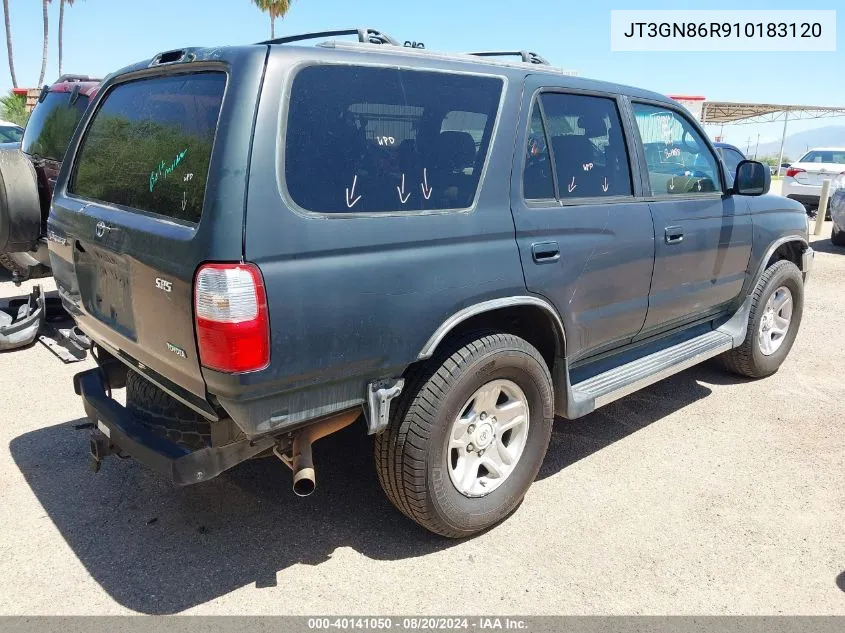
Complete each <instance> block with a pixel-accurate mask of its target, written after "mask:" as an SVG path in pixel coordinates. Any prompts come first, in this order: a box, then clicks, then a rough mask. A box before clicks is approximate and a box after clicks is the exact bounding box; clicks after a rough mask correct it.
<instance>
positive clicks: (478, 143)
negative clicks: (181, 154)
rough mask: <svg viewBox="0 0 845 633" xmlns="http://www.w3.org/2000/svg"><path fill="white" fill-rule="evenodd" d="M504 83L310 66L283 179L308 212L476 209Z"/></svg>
mask: <svg viewBox="0 0 845 633" xmlns="http://www.w3.org/2000/svg"><path fill="white" fill-rule="evenodd" d="M502 84H503V82H502V80H501V79H497V78H493V77H478V76H470V75H456V74H448V73H438V72H426V71H412V70H401V69H397V68H374V67H359V66H340V65H337V66H334V65H333V66H309V67H307V68H305V69H303V70H302V71H300V73H299V74H298V75H297V76H296V79H295V80H294V83H293V89H292V91H291V97H290V111H289V114H288V124H287V139H286V144H285V145H286V150H285V180H286V183H287V188H288V192H289V193H290V195H291V197H292V198H293V200H294V202H296V204H297V205H299V206H300V207H302V208H304V209H307V210H309V211H319V212H323V213H347V212H349V213H360V212H379V211H424V210H435V209H463V208H467V207H469V206H470V205H471V204H472V202H473V200H474V198H475V192H476V189H477V188H478V181H479V178H480V177H481V171H482V169H483V167H484V162H485V158H486V156H487V149H488V147H489V145H490V138H491V136H492V132H493V125H494V123H495V120H496V112H497V110H498V107H499V99H500V96H501V92H502Z"/></svg>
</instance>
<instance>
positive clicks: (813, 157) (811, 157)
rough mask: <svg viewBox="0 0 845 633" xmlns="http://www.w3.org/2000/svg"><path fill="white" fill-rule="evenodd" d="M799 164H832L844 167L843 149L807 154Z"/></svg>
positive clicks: (844, 156) (815, 150) (844, 151)
mask: <svg viewBox="0 0 845 633" xmlns="http://www.w3.org/2000/svg"><path fill="white" fill-rule="evenodd" d="M798 162H799V163H832V164H834V165H845V149H842V150H818V149H814V150H813V151H811V152H808V153H807V154H806V155H805V156H804V158H802V159H801V160H799V161H798Z"/></svg>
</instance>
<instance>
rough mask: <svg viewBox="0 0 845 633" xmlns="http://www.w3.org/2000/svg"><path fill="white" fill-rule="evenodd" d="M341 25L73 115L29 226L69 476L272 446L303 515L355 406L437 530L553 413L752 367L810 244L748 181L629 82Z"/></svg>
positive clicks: (530, 470) (527, 471) (202, 54)
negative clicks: (79, 360) (74, 414)
mask: <svg viewBox="0 0 845 633" xmlns="http://www.w3.org/2000/svg"><path fill="white" fill-rule="evenodd" d="M356 32H357V33H358V34H359V40H360V41H359V42H357V43H355V42H352V43H348V42H341V41H332V42H330V43H325V44H323V45H321V46H317V47H301V46H291V45H290V44H291V43H293V42H294V41H296V40H297V39H307V38H308V37H315V36H314V35H312V36H300V37H290V38H282V39H279V40H274V41H271V42H264V43H261V44H258V45H252V46H243V47H231V48H214V49H186V50H177V51H168V52H165V53H161V54H159V55H156V56H155V57H154V58H153V59H151V60H146V61H144V62H141V63H139V64H136V65H134V66H131V67H128V68H125V69H123V70H122V71H120V72H118V73H116V74H114V75H112V76H111V77H110V78H109V79H108V80H107V81H106V82H105V83H104V85H103V88H102V90H101V91H100V92H99V93H98V95H97V97H96V99H95V101H94V103H93V104H92V108H90V109H89V110H88V112H87V113H86V114H85V115H84V116H83V120H82V123H81V124H80V126H79V129H78V130H77V132H76V134H75V135H74V138H73V140H72V142H71V145H70V148H69V150H68V159H67V160H66V161H65V163H64V165H63V166H62V170H61V173H60V176H59V180H58V183H57V187H56V193H55V196H54V204H53V211H52V212H51V214H50V220H49V235H50V256H51V262H52V265H53V271H54V275H55V278H56V282H57V285H58V289H59V293H60V295H61V297H62V300H63V301H64V304H65V306H66V308H67V309H68V310H69V311H71V313H72V314H73V315H74V316H75V318H76V320H77V322H78V325H79V327H80V328H81V329H82V330H83V331H84V332H85V333H86V334H88V335H89V336H90V338H91V340H92V341H94V343H95V345H96V347H97V354H96V359H97V362H98V365H99V366H98V367H97V368H96V369H93V370H90V371H86V372H83V373H81V374H78V375H77V376H76V377H75V379H74V388H75V390H76V392H77V393H78V394H79V395H80V396H81V397H82V399H83V402H84V406H85V410H86V412H87V414H88V416H89V417H90V418H91V420H92V422H93V423H94V427H93V429H92V438H91V454H92V459H93V465H94V467H95V469H96V468H99V466H100V463H101V460H102V459H103V458H104V457H105V456H106V455H109V454H112V453H121V454H128V455H131V456H132V457H134V458H135V459H137V460H139V461H141V462H143V463H145V464H147V465H148V466H150V467H152V468H154V469H157V470H158V471H160V472H162V473H164V474H165V475H166V476H167V477H169V478H172V479H173V481H175V482H176V483H177V484H190V483H197V482H202V481H206V480H208V479H210V478H212V477H215V476H217V475H218V474H220V473H221V472H223V471H225V470H226V469H228V468H231V467H232V466H234V465H236V464H238V463H239V462H242V461H244V460H246V459H249V458H252V457H256V456H262V455H271V454H275V455H277V456H278V457H279V458H280V459H281V460H282V461H283V462H284V463H285V464H287V465H288V466H289V467H291V469H292V471H293V486H294V491H295V492H296V493H297V494H300V495H304V494H308V493H310V492H311V491H313V490H314V486H315V466H314V461H313V459H312V453H311V445H312V443H313V442H314V441H316V440H317V439H319V438H321V437H323V436H325V435H327V434H329V433H332V432H334V431H336V430H338V429H340V428H343V427H345V426H348V425H350V424H352V423H353V422H354V421H355V420H357V419H359V418H360V416H361V414H362V413H363V419H364V420H365V423H364V424H362V425H361V431H362V432H363V431H364V429H366V431H367V432H368V433H369V434H371V435H373V436H375V442H374V445H375V449H374V453H375V466H376V469H377V471H378V475H379V479H380V481H381V484H382V486H383V488H384V490H385V492H386V494H387V495H388V497H389V498H390V500H391V501H392V502H393V503H394V505H395V506H396V507H397V508H398V509H399V510H400V511H402V512H403V513H405V514H406V515H407V516H408V517H410V518H411V519H413V520H414V521H417V522H418V523H420V524H421V525H423V526H425V527H426V528H428V529H429V530H432V531H434V532H436V533H438V534H442V535H446V536H450V537H461V536H466V535H470V534H473V533H476V532H478V531H479V530H483V529H485V528H487V527H489V526H491V525H493V524H495V523H496V522H498V521H500V520H502V519H503V518H504V517H506V516H507V515H508V514H509V513H511V512H512V511H513V510H514V509H515V508H516V507H517V506H518V505H519V502H520V500H521V499H522V498H523V496H524V495H525V494H526V492H527V490H528V488H529V486H530V485H531V482H532V481H533V480H534V478H535V476H536V475H537V472H538V470H539V468H540V465H541V463H542V461H543V457H544V455H545V452H546V448H547V446H548V444H549V439H550V435H551V428H552V422H553V419H554V416H555V415H558V416H561V417H564V418H577V417H580V416H583V415H586V414H588V413H590V412H591V411H594V410H595V409H596V408H598V407H601V406H603V405H605V404H607V403H609V402H612V401H614V400H616V399H618V398H621V397H623V396H625V395H627V394H630V393H631V392H633V391H636V390H637V389H640V388H642V387H644V386H646V385H648V384H651V383H653V382H656V381H658V380H661V379H662V378H664V377H666V376H669V375H671V374H674V373H676V372H679V371H681V370H683V369H684V368H687V367H689V366H691V365H693V364H696V363H700V362H702V361H704V360H705V359H708V358H711V357H715V356H720V357H721V359H722V360H723V361H724V364H725V365H726V366H727V368H728V369H730V370H731V371H734V372H737V373H739V374H742V375H745V376H751V377H755V378H760V377H763V376H768V375H770V374H772V373H774V372H776V371H777V369H778V367H779V366H780V364H781V363H782V362H783V360H784V359H785V357H786V355H787V353H788V352H789V350H790V348H791V347H792V344H793V341H794V339H795V336H796V333H797V331H798V327H799V324H800V322H801V314H802V309H803V296H804V289H803V288H804V280H805V276H806V274H807V272H808V271H809V270H810V268H811V265H812V262H813V251H812V249H811V248H810V247H809V245H808V237H807V221H806V216H805V214H804V210H803V208H802V207H801V205H800V204H798V203H797V202H795V201H792V200H787V199H785V198H782V197H779V196H774V195H767V192H768V190H769V185H770V179H771V177H770V175H769V171H768V169H766V168H765V166H763V165H762V164H760V163H756V162H752V161H742V162H740V163H739V164H738V165H737V168H736V171H735V174H728V173H726V170H725V168H724V164H723V162H722V161H721V160H719V157H718V154H717V153H716V151H715V150H714V148H713V146H712V145H711V144H710V143H709V141H708V140H707V138H706V136H705V134H704V132H703V131H702V129H701V128H700V126H699V125H698V123H697V122H696V121H694V120H693V119H692V118H690V116H689V113H688V112H687V111H686V110H685V109H684V108H683V107H682V106H679V105H678V104H677V103H675V102H674V101H672V100H671V99H668V98H666V97H663V96H661V95H658V94H655V93H652V92H647V91H644V90H640V89H637V88H629V87H625V86H620V85H616V84H609V83H603V82H599V81H591V80H587V79H582V78H575V77H570V76H567V75H565V74H563V73H561V72H559V71H557V70H556V69H554V68H552V67H550V66H548V65H543V64H542V63H536V62H538V61H540V58H538V57H536V56H532V55H531V54H528V53H524V54H522V58H523V59H524V60H528V61H533V62H534V64H531V63H527V61H523V62H513V63H506V62H503V61H497V60H495V59H491V58H490V57H480V56H474V55H470V54H466V55H460V54H441V53H436V54H433V53H430V52H427V51H424V50H418V49H413V48H404V47H402V46H399V45H396V43H395V42H394V41H393V40H392V39H390V38H389V37H387V36H384V35H382V34H380V33H378V32H375V31H350V32H349V33H356ZM343 33H346V32H335V33H321V34H318V35H319V36H321V37H330V36H333V35H340V34H343ZM731 176H733V177H734V184H732V185H729V184H728V181H729V178H730V177H731ZM124 386H125V387H126V405H125V406H124V405H123V404H121V403H119V402H118V401H117V400H116V399H114V398H113V396H112V390H114V389H119V388H122V387H124ZM597 485H600V484H597ZM127 494H132V491H127Z"/></svg>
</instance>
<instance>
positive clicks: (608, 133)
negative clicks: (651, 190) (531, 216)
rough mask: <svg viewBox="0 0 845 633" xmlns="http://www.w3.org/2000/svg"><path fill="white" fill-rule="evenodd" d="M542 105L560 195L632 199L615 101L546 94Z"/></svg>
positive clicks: (626, 154) (565, 196)
mask: <svg viewBox="0 0 845 633" xmlns="http://www.w3.org/2000/svg"><path fill="white" fill-rule="evenodd" d="M541 100H542V102H543V112H544V113H545V127H546V136H547V138H548V143H549V146H550V148H551V155H552V157H553V163H554V167H555V173H556V174H557V182H558V189H559V191H558V195H559V196H560V197H561V198H601V197H604V196H630V195H633V191H632V189H631V170H630V166H629V164H628V151H627V148H626V146H625V135H624V133H623V131H622V121H621V119H620V117H619V111H618V109H617V108H616V102H615V101H614V100H613V99H608V98H605V97H590V96H583V95H572V94H563V93H546V94H543V95H542V96H541ZM532 127H533V126H532ZM532 131H533V130H532ZM529 142H531V139H529Z"/></svg>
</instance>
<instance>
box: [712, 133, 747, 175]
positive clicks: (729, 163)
mask: <svg viewBox="0 0 845 633" xmlns="http://www.w3.org/2000/svg"><path fill="white" fill-rule="evenodd" d="M713 147H715V148H716V153H717V154H718V155H719V158H721V159H722V160H723V161H725V166H726V167H727V171H726V174H727V175H728V176H730V178H733V174H735V173H736V168H737V167H739V164H740V163H741V162H742V161H744V160H747V159H746V158H745V154H743V153H742V152H741V151H740V149H739V148H738V147H736V146H734V145H731V144H730V143H719V142H716V143H713Z"/></svg>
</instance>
